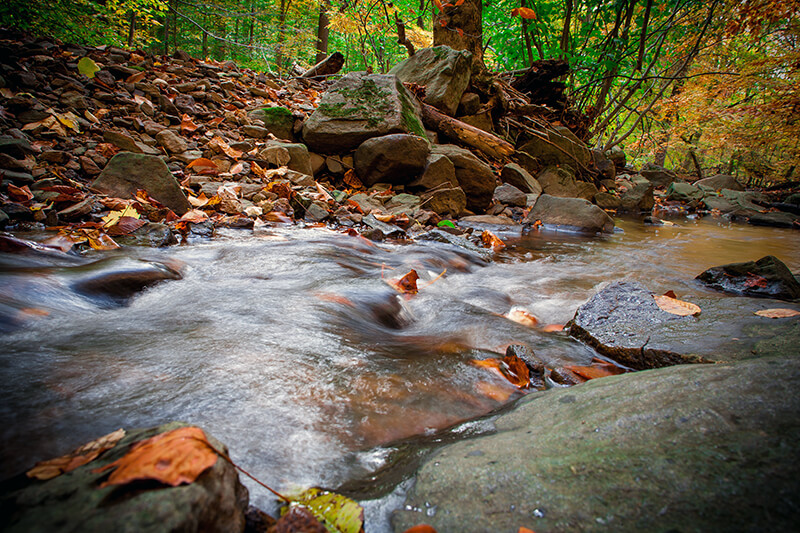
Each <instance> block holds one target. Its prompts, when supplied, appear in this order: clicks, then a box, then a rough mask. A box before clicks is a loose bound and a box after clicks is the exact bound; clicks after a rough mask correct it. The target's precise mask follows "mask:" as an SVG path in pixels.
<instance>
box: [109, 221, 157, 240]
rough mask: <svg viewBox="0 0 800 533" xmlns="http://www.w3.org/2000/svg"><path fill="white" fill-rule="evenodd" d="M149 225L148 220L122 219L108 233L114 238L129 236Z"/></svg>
mask: <svg viewBox="0 0 800 533" xmlns="http://www.w3.org/2000/svg"><path fill="white" fill-rule="evenodd" d="M145 224H147V221H146V220H142V219H141V218H134V217H120V219H119V220H118V221H117V223H116V224H114V225H113V226H111V227H110V228H108V229H107V230H106V233H108V234H109V235H111V236H112V237H118V236H120V235H129V234H131V233H133V232H134V231H136V230H137V229H139V228H141V227H142V226H144V225H145Z"/></svg>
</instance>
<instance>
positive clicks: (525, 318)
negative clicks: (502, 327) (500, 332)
mask: <svg viewBox="0 0 800 533" xmlns="http://www.w3.org/2000/svg"><path fill="white" fill-rule="evenodd" d="M503 316H505V317H506V318H507V319H509V320H512V321H514V322H516V323H517V324H522V325H523V326H530V327H533V326H535V325H537V324H538V323H539V319H538V318H536V317H535V316H533V315H532V314H531V313H529V312H528V310H527V309H522V308H521V307H512V308H511V310H510V311H509V312H508V313H506V314H505V315H503Z"/></svg>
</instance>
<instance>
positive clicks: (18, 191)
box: [8, 183, 33, 202]
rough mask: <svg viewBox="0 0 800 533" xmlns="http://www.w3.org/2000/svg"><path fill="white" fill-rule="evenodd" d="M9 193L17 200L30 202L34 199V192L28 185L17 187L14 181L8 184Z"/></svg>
mask: <svg viewBox="0 0 800 533" xmlns="http://www.w3.org/2000/svg"><path fill="white" fill-rule="evenodd" d="M8 195H9V196H10V197H11V199H12V200H14V201H15V202H28V201H30V200H32V199H33V193H32V192H31V190H30V189H29V188H28V186H27V185H23V186H22V187H17V186H16V185H14V184H13V183H9V184H8Z"/></svg>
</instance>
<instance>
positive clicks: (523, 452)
mask: <svg viewBox="0 0 800 533" xmlns="http://www.w3.org/2000/svg"><path fill="white" fill-rule="evenodd" d="M793 355H794V354H786V355H784V356H783V357H779V358H772V359H758V360H750V361H741V362H738V363H733V364H730V363H729V364H718V365H686V366H678V367H672V368H663V369H658V370H653V371H648V372H640V373H633V374H624V375H621V376H612V377H607V378H603V379H597V380H592V381H590V382H588V383H585V384H582V385H579V386H577V387H570V388H568V389H560V390H550V391H546V392H541V393H533V394H531V395H528V396H527V397H525V398H524V399H522V400H520V402H519V403H518V404H517V406H516V407H515V409H514V410H513V411H511V412H509V413H507V414H503V415H501V416H500V417H498V418H497V419H495V420H494V431H493V432H492V434H490V435H486V436H481V437H477V438H471V439H466V440H461V441H459V442H456V443H453V444H448V445H446V446H444V447H443V448H441V449H440V450H439V451H438V452H437V453H436V454H435V455H432V456H431V457H429V458H428V459H426V460H425V462H424V463H423V465H422V466H421V468H419V470H418V472H417V475H416V480H415V484H414V486H413V488H412V489H411V490H410V491H409V493H408V495H407V496H406V499H405V501H404V502H403V503H402V505H401V506H400V510H398V511H395V512H394V516H393V519H392V523H393V527H394V531H396V532H398V533H400V532H402V531H404V530H405V529H406V528H407V527H410V526H412V525H415V524H419V523H421V522H424V523H427V524H430V525H431V526H433V527H434V528H436V530H438V531H459V532H465V533H471V532H482V531H517V530H518V529H519V527H520V526H525V527H527V528H529V529H532V530H535V531H587V530H591V531H607V532H617V531H780V532H787V533H788V532H790V531H794V530H795V529H796V524H797V520H798V519H800V513H798V510H797V508H796V507H795V506H794V505H793V504H792V503H790V502H794V501H795V496H796V494H798V493H800V481H798V480H800V457H798V455H797V453H795V449H794V447H793V446H792V445H790V444H789V443H792V442H796V441H797V440H798V439H800V422H799V421H798V417H797V416H796V413H797V412H798V410H799V409H800V391H798V389H797V387H796V386H795V383H796V382H797V380H798V379H800V366H799V365H797V363H796V358H795V357H793ZM544 428H546V430H545V429H544ZM512 451H513V452H512ZM454 487H457V488H458V489H457V490H454ZM476 502H479V505H478V504H476ZM429 509H433V510H435V512H426V511H427V510H429Z"/></svg>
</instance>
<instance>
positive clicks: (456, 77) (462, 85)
mask: <svg viewBox="0 0 800 533" xmlns="http://www.w3.org/2000/svg"><path fill="white" fill-rule="evenodd" d="M471 63H472V54H471V53H469V52H468V51H466V50H453V49H452V48H450V47H449V46H435V47H433V48H423V49H422V50H418V51H417V53H415V54H414V55H413V56H411V57H409V58H408V59H405V60H403V61H401V62H400V63H398V64H397V65H395V67H394V68H393V69H392V70H390V71H389V74H394V75H395V76H397V77H398V78H400V80H401V81H403V82H405V83H416V84H418V85H424V86H425V100H424V102H425V103H426V104H429V105H432V106H433V107H436V108H438V109H440V110H442V111H443V112H445V113H447V114H448V115H451V116H455V114H456V110H457V109H458V104H459V102H460V101H461V96H462V95H463V94H464V91H465V90H466V88H467V86H468V85H469V78H470V73H471V68H470V65H471Z"/></svg>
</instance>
